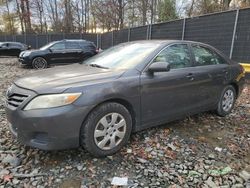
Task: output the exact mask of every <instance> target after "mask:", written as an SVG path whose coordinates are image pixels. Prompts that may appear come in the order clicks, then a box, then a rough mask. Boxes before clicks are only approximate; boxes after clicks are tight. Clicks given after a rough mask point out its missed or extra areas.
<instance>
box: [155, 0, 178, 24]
mask: <svg viewBox="0 0 250 188" xmlns="http://www.w3.org/2000/svg"><path fill="white" fill-rule="evenodd" d="M158 9H159V20H158V21H160V22H162V21H169V20H173V19H176V18H177V17H178V16H177V13H176V5H175V1H173V0H162V1H160V2H159V5H158Z"/></svg>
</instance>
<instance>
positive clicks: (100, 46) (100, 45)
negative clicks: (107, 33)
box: [99, 33, 103, 49]
mask: <svg viewBox="0 0 250 188" xmlns="http://www.w3.org/2000/svg"><path fill="white" fill-rule="evenodd" d="M102 35H103V34H102V33H101V34H100V35H99V36H100V43H99V48H101V49H102Z"/></svg>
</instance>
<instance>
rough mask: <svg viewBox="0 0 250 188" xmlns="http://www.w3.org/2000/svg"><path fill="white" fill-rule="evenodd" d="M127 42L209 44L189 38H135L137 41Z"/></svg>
mask: <svg viewBox="0 0 250 188" xmlns="http://www.w3.org/2000/svg"><path fill="white" fill-rule="evenodd" d="M129 43H135V44H136V43H145V44H162V45H167V44H171V43H190V44H201V45H206V46H210V45H208V44H205V43H202V42H197V41H190V40H158V39H153V40H137V41H131V42H129Z"/></svg>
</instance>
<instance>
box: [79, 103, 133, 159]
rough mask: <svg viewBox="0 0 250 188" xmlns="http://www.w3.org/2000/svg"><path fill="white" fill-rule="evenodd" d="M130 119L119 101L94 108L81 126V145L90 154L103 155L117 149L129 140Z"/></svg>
mask: <svg viewBox="0 0 250 188" xmlns="http://www.w3.org/2000/svg"><path fill="white" fill-rule="evenodd" d="M131 130H132V119H131V115H130V113H129V111H128V110H127V108H125V107H124V106H123V105H121V104H119V103H113V102H112V103H104V104H102V105H101V106H99V107H97V108H96V109H94V110H93V111H92V112H91V113H90V115H89V116H88V117H87V120H86V121H85V122H84V124H83V125H82V128H81V133H80V139H81V145H82V146H83V147H84V148H85V149H86V150H87V151H88V152H89V153H91V154H92V155H94V156H96V157H104V156H108V155H112V154H114V153H116V152H117V151H119V150H120V149H121V148H122V147H123V146H124V145H125V144H126V143H127V142H128V140H129V137H130V134H131Z"/></svg>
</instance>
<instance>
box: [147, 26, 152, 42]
mask: <svg viewBox="0 0 250 188" xmlns="http://www.w3.org/2000/svg"><path fill="white" fill-rule="evenodd" d="M152 27H153V25H152V24H150V26H149V33H148V34H149V35H148V39H149V40H151V39H152Z"/></svg>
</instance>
